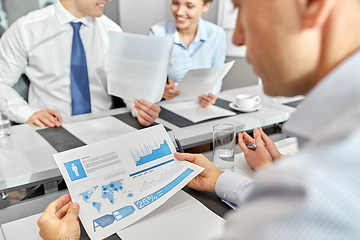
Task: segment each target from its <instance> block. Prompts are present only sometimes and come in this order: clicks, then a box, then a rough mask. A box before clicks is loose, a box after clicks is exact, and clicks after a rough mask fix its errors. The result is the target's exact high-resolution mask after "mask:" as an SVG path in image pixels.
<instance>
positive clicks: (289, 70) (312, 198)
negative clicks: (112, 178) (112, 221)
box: [38, 0, 360, 240]
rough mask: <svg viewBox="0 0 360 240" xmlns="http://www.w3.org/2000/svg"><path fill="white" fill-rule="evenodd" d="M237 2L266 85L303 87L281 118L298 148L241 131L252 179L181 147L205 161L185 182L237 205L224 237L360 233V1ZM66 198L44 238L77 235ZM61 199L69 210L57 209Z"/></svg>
mask: <svg viewBox="0 0 360 240" xmlns="http://www.w3.org/2000/svg"><path fill="white" fill-rule="evenodd" d="M232 1H233V3H234V5H235V7H237V8H239V15H238V19H237V25H236V29H235V31H234V36H233V42H234V44H236V45H243V44H246V45H247V58H248V60H249V62H251V63H252V64H253V67H254V71H255V72H256V73H257V74H258V75H259V77H261V79H262V82H263V87H264V91H265V93H267V94H269V95H271V96H279V95H280V96H295V95H306V99H305V100H304V101H303V103H302V105H301V107H300V108H299V109H298V110H297V111H296V112H295V113H294V114H293V115H292V116H291V118H290V119H289V121H288V122H287V123H286V124H285V126H284V132H285V133H287V134H288V135H292V136H296V137H297V138H298V143H299V149H300V152H299V153H298V154H297V155H296V156H293V157H282V156H281V154H280V153H279V151H278V150H277V149H276V148H275V147H274V146H273V143H272V142H271V141H269V139H267V137H266V135H265V134H264V133H263V132H262V130H261V129H255V130H254V139H252V138H250V137H249V136H248V135H246V134H242V133H240V134H239V137H238V140H239V145H240V147H241V149H242V150H243V151H244V154H245V158H246V160H247V161H248V163H249V164H250V166H253V167H254V168H257V169H258V172H257V174H256V176H255V180H254V181H253V180H250V179H248V178H245V177H244V176H239V175H236V174H234V173H231V172H222V171H220V170H219V169H218V168H217V167H216V166H215V165H214V164H212V163H211V162H210V161H209V160H207V159H206V158H205V157H204V156H203V155H193V154H187V153H183V154H181V153H176V154H175V156H176V157H177V158H178V159H179V160H187V161H190V162H193V163H195V164H198V165H200V166H203V167H204V168H205V170H204V171H203V172H202V173H200V174H199V175H198V176H197V177H196V178H194V179H193V180H192V181H191V182H190V183H189V186H190V187H192V188H194V189H197V190H202V191H211V192H216V193H217V195H218V196H219V197H221V198H224V199H226V200H228V201H230V202H233V203H236V204H237V205H238V206H239V207H240V209H239V210H237V211H234V212H232V213H231V214H229V215H228V216H227V218H226V219H227V221H226V224H225V228H224V232H223V236H222V237H221V238H220V239H227V240H230V239H234V240H235V239H269V240H273V239H276V240H288V239H292V240H293V239H299V240H304V239H314V240H315V239H316V240H319V239H324V240H325V239H326V240H333V239H341V240H342V239H360V228H359V220H360V204H359V198H360V188H359V184H360V174H359V172H360V151H359V146H360V94H359V92H360V41H359V39H360V25H359V24H358V23H359V22H360V1H359V0H232ZM262 140H264V143H265V144H264V143H263V142H262ZM245 141H248V142H252V143H253V142H254V143H256V144H257V148H256V150H251V149H248V148H247V147H246V146H245V143H244V142H245ZM274 160H275V162H274V163H273V161H274ZM69 200H70V197H69V196H68V195H65V196H63V197H61V198H59V199H58V200H56V201H54V202H53V203H51V204H50V205H49V207H48V208H47V209H46V210H45V213H44V214H43V215H42V217H41V218H40V219H39V221H38V225H39V226H40V235H41V236H42V237H43V239H45V240H46V239H51V237H55V239H56V237H65V236H66V237H71V238H73V239H78V238H79V234H80V231H79V227H78V223H77V222H76V219H77V216H78V213H79V205H78V204H77V203H71V202H69ZM65 204H68V205H66V207H65V209H68V211H67V214H66V215H65V216H64V217H56V216H55V214H58V215H61V216H63V214H60V213H59V212H62V213H63V211H64V208H61V207H62V206H63V205H65ZM60 208H61V211H59V210H58V209H60ZM59 226H61V227H60V228H58V227H59ZM52 229H60V234H57V235H54V234H53V233H52V232H51V230H52ZM58 233H59V232H58Z"/></svg>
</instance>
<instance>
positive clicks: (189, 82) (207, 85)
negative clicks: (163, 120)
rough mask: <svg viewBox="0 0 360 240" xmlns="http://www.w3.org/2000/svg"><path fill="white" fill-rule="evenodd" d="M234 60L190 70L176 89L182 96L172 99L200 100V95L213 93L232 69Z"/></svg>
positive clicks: (173, 100)
mask: <svg viewBox="0 0 360 240" xmlns="http://www.w3.org/2000/svg"><path fill="white" fill-rule="evenodd" d="M234 62H235V61H231V62H228V63H225V64H223V65H220V66H216V67H213V68H203V69H192V70H189V71H188V72H187V73H186V74H185V76H184V77H183V79H181V81H180V83H179V84H178V85H177V86H176V87H175V90H177V91H180V92H181V94H180V96H177V97H175V98H173V99H171V100H170V101H172V102H180V101H188V100H198V97H199V96H203V95H207V94H209V93H212V92H213V91H214V89H215V88H216V86H217V85H218V84H219V82H220V81H221V80H222V79H223V78H224V77H225V75H226V74H227V73H228V72H229V71H230V69H231V68H232V66H233V65H234Z"/></svg>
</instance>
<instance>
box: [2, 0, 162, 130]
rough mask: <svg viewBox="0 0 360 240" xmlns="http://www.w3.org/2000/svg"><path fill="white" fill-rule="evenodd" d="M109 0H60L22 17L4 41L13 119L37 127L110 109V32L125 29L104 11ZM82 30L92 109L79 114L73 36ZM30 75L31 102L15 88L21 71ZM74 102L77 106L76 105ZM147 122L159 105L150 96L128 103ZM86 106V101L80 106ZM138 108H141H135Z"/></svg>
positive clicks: (5, 79)
mask: <svg viewBox="0 0 360 240" xmlns="http://www.w3.org/2000/svg"><path fill="white" fill-rule="evenodd" d="M108 1H109V0H61V1H57V2H56V3H55V4H54V5H51V6H48V7H46V8H44V9H41V10H36V11H33V12H31V13H29V14H27V15H26V16H23V17H21V18H20V19H18V20H17V21H16V22H15V23H13V24H12V25H11V26H10V28H9V29H8V30H7V31H6V32H5V34H4V35H3V36H2V38H1V40H0V96H1V97H2V98H6V99H7V100H8V105H9V109H10V112H11V113H12V115H13V117H12V120H13V121H15V122H19V123H26V122H27V123H33V124H36V125H38V126H41V127H42V126H45V125H47V126H50V127H54V126H60V122H61V121H62V116H71V115H77V114H82V113H88V112H99V111H105V110H109V109H110V108H111V107H112V98H111V96H110V95H108V94H107V78H106V75H107V73H106V71H107V64H108V59H107V52H108V39H109V31H121V28H120V27H119V26H118V25H117V24H116V23H114V22H113V21H111V20H110V19H109V18H107V17H106V16H104V15H103V9H104V4H105V3H106V2H108ZM72 22H73V23H79V22H81V23H80V24H81V27H80V29H79V30H78V33H79V35H80V39H81V43H82V46H83V49H84V50H83V51H85V55H86V60H85V63H84V64H86V65H85V71H87V72H86V73H85V74H83V73H80V76H83V75H86V74H87V76H88V77H87V78H86V81H88V83H87V82H86V84H85V86H88V90H87V99H86V101H87V104H88V105H89V106H90V107H88V109H87V110H84V111H78V112H76V113H74V111H73V110H74V107H76V106H79V104H78V103H76V104H74V102H75V101H74V100H73V95H72V94H74V92H75V91H74V90H73V88H72V87H73V86H75V84H72V81H73V79H72V77H73V72H72V70H71V69H72V66H73V62H72V61H73V59H74V58H72V54H73V51H72V50H73V49H72V47H73V36H75V34H74V33H75V32H74V29H73V27H72V24H71V23H72ZM23 72H24V73H25V74H26V75H27V77H28V78H29V80H30V86H29V99H28V103H27V102H26V101H25V100H24V99H23V98H22V97H21V96H20V95H19V94H18V93H17V92H16V91H15V90H14V89H13V88H12V86H14V84H16V83H17V81H18V79H19V77H20V75H21V74H22V73H23ZM72 104H73V106H72ZM126 105H127V107H128V108H130V109H132V113H133V115H136V113H138V115H137V118H138V120H139V122H140V123H141V124H142V125H145V126H148V125H150V124H151V123H153V122H154V121H155V119H156V118H157V117H158V113H159V112H160V107H159V106H157V105H156V104H153V103H150V102H147V101H145V100H140V101H135V102H134V103H131V102H126ZM80 107H81V106H80ZM134 109H136V110H137V111H136V110H135V111H134Z"/></svg>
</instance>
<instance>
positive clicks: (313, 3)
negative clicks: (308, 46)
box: [297, 0, 335, 28]
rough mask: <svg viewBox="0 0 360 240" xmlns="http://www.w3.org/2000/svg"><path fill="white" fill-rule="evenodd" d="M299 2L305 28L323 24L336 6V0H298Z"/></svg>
mask: <svg viewBox="0 0 360 240" xmlns="http://www.w3.org/2000/svg"><path fill="white" fill-rule="evenodd" d="M297 2H298V5H299V9H300V15H301V19H302V26H303V27H304V28H313V27H319V26H322V25H323V24H324V23H325V21H326V19H327V18H328V17H329V15H330V12H331V11H332V10H333V7H334V6H335V4H334V3H335V1H334V0H297Z"/></svg>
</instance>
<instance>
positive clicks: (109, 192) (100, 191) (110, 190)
mask: <svg viewBox="0 0 360 240" xmlns="http://www.w3.org/2000/svg"><path fill="white" fill-rule="evenodd" d="M116 193H123V194H126V196H127V197H128V198H130V197H133V194H132V193H131V192H130V191H129V192H127V191H125V189H124V180H123V179H120V180H116V181H112V182H110V183H109V184H106V185H103V186H102V187H101V188H99V185H97V186H95V187H92V188H91V189H90V190H88V191H85V192H83V193H80V194H79V196H81V197H82V200H83V201H84V202H86V203H89V204H91V205H92V206H93V207H94V208H95V209H96V210H97V211H98V212H99V213H101V207H102V201H103V200H104V199H105V200H108V201H109V202H110V203H111V204H114V203H115V201H116ZM94 196H101V197H94Z"/></svg>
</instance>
